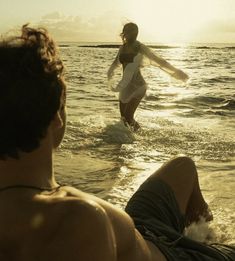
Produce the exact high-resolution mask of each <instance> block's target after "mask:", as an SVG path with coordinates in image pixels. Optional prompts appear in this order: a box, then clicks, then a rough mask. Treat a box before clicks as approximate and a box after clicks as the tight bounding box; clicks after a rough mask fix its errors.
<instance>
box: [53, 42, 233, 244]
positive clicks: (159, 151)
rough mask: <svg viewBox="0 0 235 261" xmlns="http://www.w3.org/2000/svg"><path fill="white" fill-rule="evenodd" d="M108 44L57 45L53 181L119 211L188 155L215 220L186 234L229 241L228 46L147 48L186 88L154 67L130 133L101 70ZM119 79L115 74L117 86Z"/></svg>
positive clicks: (110, 53)
mask: <svg viewBox="0 0 235 261" xmlns="http://www.w3.org/2000/svg"><path fill="white" fill-rule="evenodd" d="M117 50H118V49H117V48H114V46H108V45H107V46H90V47H89V46H86V47H84V46H81V44H79V43H71V44H63V45H61V46H60V52H61V55H62V58H63V60H64V63H65V66H66V80H67V87H68V90H67V107H68V109H67V110H68V123H67V132H66V135H65V138H64V142H63V144H62V145H61V147H60V149H59V150H58V151H57V153H56V156H55V165H56V166H55V173H56V176H57V179H58V181H60V182H61V183H66V184H69V185H72V186H75V187H77V188H78V189H81V190H83V191H86V192H89V193H92V194H94V195H96V196H98V197H101V198H103V199H105V200H108V201H109V202H111V203H114V204H115V205H117V206H118V207H120V208H124V206H125V204H126V202H127V200H128V199H129V197H130V196H131V195H132V194H133V192H134V191H135V190H136V189H137V188H138V186H139V185H140V184H141V183H142V182H143V181H144V180H145V179H146V178H147V177H148V176H149V175H150V174H151V173H152V172H153V171H154V170H156V169H157V168H158V167H159V166H161V165H162V164H163V163H164V162H165V161H167V160H169V159H171V158H173V157H176V156H179V155H186V156H189V157H191V158H192V159H193V160H194V161H195V163H196V165H197V167H198V174H199V179H200V186H201V189H202V192H203V195H204V197H205V199H206V200H207V202H208V203H209V205H210V207H211V210H212V212H213V215H214V221H213V222H211V223H210V224H209V225H208V224H205V223H204V222H201V223H200V224H199V225H197V226H194V225H193V226H192V227H191V228H189V229H188V230H187V231H186V233H187V234H188V235H189V236H190V237H192V238H194V239H197V240H200V241H205V240H207V241H208V240H209V241H212V242H213V241H219V242H221V243H229V244H231V243H235V233H234V232H235V204H234V202H235V192H234V191H235V138H234V137H235V45H232V44H231V45H229V44H227V45H213V46H209V45H203V46H200V45H194V46H193V45H191V46H190V45H189V46H154V48H153V50H154V51H155V52H156V53H157V54H159V55H161V56H162V57H164V58H166V59H167V60H168V61H169V62H170V63H172V64H173V65H175V66H176V67H178V68H181V69H183V70H184V71H186V72H187V73H188V74H189V76H190V81H189V82H188V83H187V84H182V83H179V82H177V81H173V80H172V79H170V78H169V77H168V76H167V75H166V74H165V73H164V72H162V71H160V70H159V69H158V68H156V67H153V66H146V67H144V68H142V72H143V75H144V77H145V79H146V82H147V83H148V90H147V94H146V97H145V98H144V99H143V101H142V102H141V104H140V106H139V108H138V109H137V112H136V120H137V121H138V122H139V123H140V125H141V130H140V131H138V132H137V133H133V132H131V131H130V130H129V129H127V128H126V127H125V126H123V124H122V122H121V121H120V116H119V110H118V101H117V96H116V94H115V93H114V92H112V91H111V90H110V88H109V87H108V84H107V80H106V72H107V69H108V67H109V65H110V64H111V62H112V60H113V59H114V57H115V55H116V53H117ZM120 77H121V68H119V69H118V72H117V76H116V81H117V80H118V79H119V78H120Z"/></svg>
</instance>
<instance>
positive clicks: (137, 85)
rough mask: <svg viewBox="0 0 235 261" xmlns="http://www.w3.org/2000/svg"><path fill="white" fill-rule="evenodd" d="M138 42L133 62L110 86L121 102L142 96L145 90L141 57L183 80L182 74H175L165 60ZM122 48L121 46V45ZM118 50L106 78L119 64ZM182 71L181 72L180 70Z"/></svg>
mask: <svg viewBox="0 0 235 261" xmlns="http://www.w3.org/2000/svg"><path fill="white" fill-rule="evenodd" d="M139 44H140V50H139V53H138V54H137V55H136V56H135V57H134V59H133V62H131V63H128V64H127V65H126V67H125V68H124V70H123V74H122V79H121V80H120V81H119V83H118V84H117V86H116V87H114V88H112V90H113V91H115V92H119V100H120V101H121V102H122V103H128V102H129V101H130V100H131V99H133V98H142V97H143V96H144V94H145V92H146V88H147V84H146V82H145V80H144V79H143V77H142V75H141V73H140V68H141V67H142V66H143V58H144V57H146V58H148V59H149V60H150V64H151V65H154V66H157V67H159V68H160V69H162V70H163V71H165V72H166V73H168V74H169V75H171V76H173V77H176V78H177V79H180V78H182V79H180V80H184V79H183V78H184V77H185V75H184V74H182V75H176V72H177V71H179V70H177V69H176V68H174V67H173V66H172V65H170V64H169V63H168V62H167V61H166V60H164V59H163V58H161V57H159V56H157V55H156V54H155V53H154V52H153V51H152V50H151V49H150V48H148V47H147V46H146V45H144V44H142V43H139ZM121 48H122V47H121ZM121 48H120V49H119V52H118V54H117V56H116V58H115V60H114V62H113V63H112V65H111V66H110V68H109V70H108V78H109V80H111V78H112V76H113V73H114V71H115V69H116V68H117V67H118V65H120V61H119V54H120V51H121ZM182 73H183V72H182Z"/></svg>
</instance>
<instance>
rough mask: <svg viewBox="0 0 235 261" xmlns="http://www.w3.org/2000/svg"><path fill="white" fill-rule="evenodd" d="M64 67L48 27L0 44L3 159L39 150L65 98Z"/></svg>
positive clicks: (24, 29)
mask: <svg viewBox="0 0 235 261" xmlns="http://www.w3.org/2000/svg"><path fill="white" fill-rule="evenodd" d="M63 73H64V66H63V63H62V60H61V59H60V58H59V56H58V51H57V48H56V45H55V43H54V41H53V40H52V38H51V37H50V36H49V34H48V32H47V30H46V29H44V28H38V29H34V28H31V27H29V26H28V25H24V26H23V27H22V30H21V36H18V37H11V38H9V37H8V38H6V39H2V40H1V41H0V124H1V127H0V159H6V158H7V157H12V158H16V159H17V158H18V157H19V152H31V151H33V150H35V149H36V148H38V147H39V145H40V141H41V139H42V138H43V137H45V135H46V132H47V129H48V126H49V124H50V122H51V120H52V119H53V118H54V116H55V114H56V112H57V111H58V109H59V108H60V103H61V97H62V95H65V83H64V80H63Z"/></svg>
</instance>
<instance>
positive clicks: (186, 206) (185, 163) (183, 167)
mask: <svg viewBox="0 0 235 261" xmlns="http://www.w3.org/2000/svg"><path fill="white" fill-rule="evenodd" d="M155 177H158V178H160V179H162V180H163V181H165V182H166V183H167V184H168V185H169V186H170V187H171V188H172V190H173V192H174V194H175V197H176V200H177V202H178V205H179V208H180V210H181V212H182V214H184V215H185V217H186V225H189V224H191V223H192V222H197V221H198V220H199V218H200V216H203V217H204V218H205V219H206V220H207V221H209V220H212V219H213V218H212V215H211V213H210V211H209V209H208V205H207V203H206V202H205V200H204V198H203V196H202V193H201V190H200V186H199V182H198V174H197V170H196V166H195V164H194V162H193V161H192V160H191V159H190V158H188V157H178V158H176V159H173V160H171V161H169V162H168V163H166V164H164V165H163V166H162V167H161V168H160V169H159V170H157V171H156V172H155V173H154V174H153V175H152V176H151V177H150V178H155Z"/></svg>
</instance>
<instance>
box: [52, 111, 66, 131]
mask: <svg viewBox="0 0 235 261" xmlns="http://www.w3.org/2000/svg"><path fill="white" fill-rule="evenodd" d="M53 125H54V127H55V128H56V129H60V128H62V127H63V126H64V121H63V119H62V117H61V111H57V112H56V115H55V117H54V119H53Z"/></svg>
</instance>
